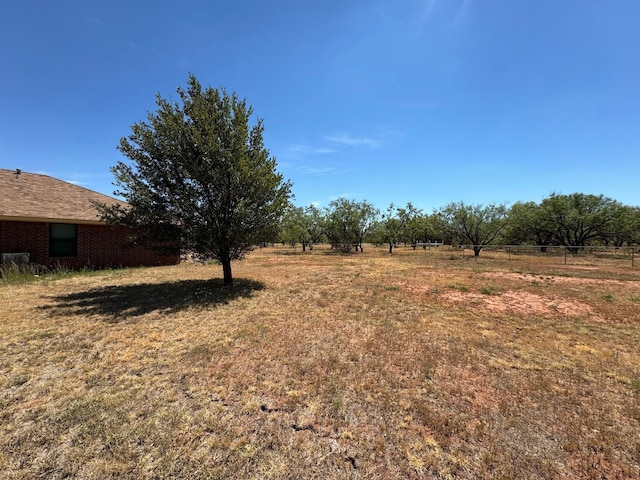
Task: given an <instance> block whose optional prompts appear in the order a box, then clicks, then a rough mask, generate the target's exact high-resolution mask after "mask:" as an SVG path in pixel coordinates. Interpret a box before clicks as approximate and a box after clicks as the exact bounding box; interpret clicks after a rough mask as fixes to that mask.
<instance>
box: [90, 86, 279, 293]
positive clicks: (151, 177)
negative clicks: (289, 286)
mask: <svg viewBox="0 0 640 480" xmlns="http://www.w3.org/2000/svg"><path fill="white" fill-rule="evenodd" d="M177 93H178V96H179V101H169V100H166V99H164V98H162V97H161V96H160V94H158V95H157V96H156V105H157V107H158V108H157V111H156V112H152V113H148V115H147V121H146V122H144V121H141V122H138V123H135V124H134V125H133V126H132V127H131V134H130V135H129V136H128V137H126V138H122V139H121V141H120V145H119V147H118V148H119V150H120V151H121V152H122V153H123V154H124V156H125V157H127V158H128V159H129V160H130V163H124V162H122V161H121V162H118V163H117V165H116V166H114V167H113V168H112V172H113V173H114V175H115V178H116V183H115V184H116V186H117V187H118V190H117V191H116V192H115V193H116V195H120V196H122V197H123V198H124V199H125V200H126V201H127V203H128V204H129V206H128V207H127V208H118V207H108V206H106V205H104V206H102V214H103V217H104V218H105V219H106V220H107V221H110V222H112V223H121V224H127V225H131V226H133V227H136V229H135V232H137V234H138V236H139V238H140V239H144V240H154V241H170V242H175V243H177V245H179V247H180V248H181V249H182V250H183V251H186V252H189V253H191V254H193V255H195V256H196V257H198V258H200V259H215V260H218V261H219V262H220V263H221V265H222V269H223V279H224V285H225V286H230V285H232V283H233V277H232V272H231V261H232V260H238V259H241V258H243V256H244V255H245V254H246V253H247V252H248V251H250V250H252V249H253V247H254V246H255V245H256V244H259V243H260V242H263V241H267V240H273V239H275V237H276V236H277V233H278V228H279V223H280V219H281V217H282V215H283V213H284V210H285V208H286V207H287V205H288V202H289V198H290V197H291V183H290V182H289V181H284V180H283V177H282V175H281V174H279V173H278V172H277V171H276V166H277V164H276V160H275V158H273V157H271V156H270V154H269V151H268V150H267V149H266V148H265V146H264V143H263V138H262V134H263V130H264V127H263V122H262V119H257V121H255V123H253V125H251V124H250V123H251V116H252V115H253V108H252V107H250V106H247V104H246V101H245V100H240V99H239V98H238V96H237V95H236V94H235V93H234V94H231V95H229V94H227V92H226V91H225V90H224V89H214V88H212V87H207V88H204V89H203V88H202V86H201V85H200V82H199V81H198V80H197V79H196V77H195V76H193V75H190V76H189V79H188V85H187V88H186V89H183V88H178V90H177Z"/></svg>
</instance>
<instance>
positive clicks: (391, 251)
mask: <svg viewBox="0 0 640 480" xmlns="http://www.w3.org/2000/svg"><path fill="white" fill-rule="evenodd" d="M389 253H393V243H391V242H389Z"/></svg>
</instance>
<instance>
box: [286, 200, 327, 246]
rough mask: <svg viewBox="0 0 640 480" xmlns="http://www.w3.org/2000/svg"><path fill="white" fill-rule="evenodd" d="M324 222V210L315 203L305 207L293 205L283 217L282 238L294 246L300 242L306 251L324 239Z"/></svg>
mask: <svg viewBox="0 0 640 480" xmlns="http://www.w3.org/2000/svg"><path fill="white" fill-rule="evenodd" d="M324 224H325V220H324V217H323V215H322V212H321V211H320V210H319V209H318V207H316V206H315V205H313V204H312V205H309V206H307V207H304V208H303V207H296V206H295V205H291V206H290V207H289V208H288V209H287V211H286V213H285V215H284V218H283V219H282V226H281V232H280V238H281V240H282V241H283V242H285V243H289V244H290V245H291V246H293V247H295V245H296V244H297V243H300V244H301V245H302V252H303V253H304V252H305V251H306V249H307V247H309V249H310V250H313V246H314V245H315V244H317V243H319V242H320V241H321V240H322V237H323V236H324Z"/></svg>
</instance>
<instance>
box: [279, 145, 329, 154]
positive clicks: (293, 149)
mask: <svg viewBox="0 0 640 480" xmlns="http://www.w3.org/2000/svg"><path fill="white" fill-rule="evenodd" d="M287 151H288V152H289V153H296V154H302V155H327V154H329V153H335V150H334V149H332V148H327V147H312V146H309V145H291V146H289V147H288V148H287Z"/></svg>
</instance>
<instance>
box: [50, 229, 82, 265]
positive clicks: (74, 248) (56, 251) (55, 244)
mask: <svg viewBox="0 0 640 480" xmlns="http://www.w3.org/2000/svg"><path fill="white" fill-rule="evenodd" d="M77 254H78V226H77V225H70V224H68V223H52V224H51V230H50V232H49V256H50V257H75V256H76V255H77Z"/></svg>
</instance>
